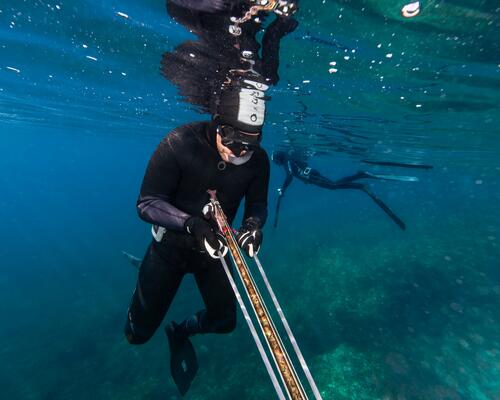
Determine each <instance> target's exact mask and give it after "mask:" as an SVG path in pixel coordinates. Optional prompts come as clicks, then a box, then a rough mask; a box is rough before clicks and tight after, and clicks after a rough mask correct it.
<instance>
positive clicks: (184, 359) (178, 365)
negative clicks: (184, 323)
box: [165, 321, 198, 396]
mask: <svg viewBox="0 0 500 400" xmlns="http://www.w3.org/2000/svg"><path fill="white" fill-rule="evenodd" d="M176 327H177V324H176V323H175V322H173V321H172V322H171V323H169V324H168V325H167V326H166V327H165V333H166V334H167V338H168V345H169V347H170V373H171V374H172V378H173V380H174V383H175V385H176V386H177V389H179V393H180V394H181V396H184V395H185V394H186V393H187V391H188V390H189V387H190V386H191V382H193V379H194V377H195V376H196V373H197V372H198V359H197V358H196V352H195V350H194V347H193V344H192V343H191V341H190V340H189V338H188V336H185V335H179V334H178V333H176Z"/></svg>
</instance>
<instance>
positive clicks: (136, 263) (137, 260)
mask: <svg viewBox="0 0 500 400" xmlns="http://www.w3.org/2000/svg"><path fill="white" fill-rule="evenodd" d="M122 254H123V255H124V256H125V257H126V258H127V260H128V261H129V262H130V264H132V265H133V266H134V267H136V268H137V269H139V268H140V267H141V263H142V260H141V259H140V258H137V257H135V256H133V255H132V254H130V253H127V252H126V251H123V250H122Z"/></svg>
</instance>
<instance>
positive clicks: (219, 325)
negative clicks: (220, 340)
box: [207, 313, 236, 333]
mask: <svg viewBox="0 0 500 400" xmlns="http://www.w3.org/2000/svg"><path fill="white" fill-rule="evenodd" d="M207 322H208V325H209V326H210V327H211V328H212V329H211V330H212V332H214V333H231V332H232V331H234V330H235V329H236V313H234V315H227V316H225V317H224V318H217V319H214V320H212V321H207Z"/></svg>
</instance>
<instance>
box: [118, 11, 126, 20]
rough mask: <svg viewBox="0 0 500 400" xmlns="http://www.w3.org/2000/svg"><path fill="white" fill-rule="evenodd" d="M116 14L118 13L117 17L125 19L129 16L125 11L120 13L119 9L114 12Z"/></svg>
mask: <svg viewBox="0 0 500 400" xmlns="http://www.w3.org/2000/svg"><path fill="white" fill-rule="evenodd" d="M116 15H118V16H119V17H122V18H125V19H129V16H128V15H127V14H125V13H122V12H121V11H118V12H117V13H116Z"/></svg>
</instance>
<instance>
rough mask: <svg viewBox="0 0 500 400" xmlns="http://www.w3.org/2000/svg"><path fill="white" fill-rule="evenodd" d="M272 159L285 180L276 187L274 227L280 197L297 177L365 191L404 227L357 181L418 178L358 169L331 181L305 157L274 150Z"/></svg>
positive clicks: (330, 186)
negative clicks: (276, 200)
mask: <svg viewBox="0 0 500 400" xmlns="http://www.w3.org/2000/svg"><path fill="white" fill-rule="evenodd" d="M271 158H272V160H273V162H274V163H276V164H277V165H279V166H282V167H283V169H284V170H285V172H286V177H285V181H284V182H283V185H282V186H281V188H279V189H278V202H277V204H276V213H275V219H274V227H277V226H278V215H279V209H280V205H281V199H282V198H283V196H284V195H285V191H286V189H287V188H288V187H289V186H290V184H291V183H292V180H293V178H297V179H299V180H300V181H302V182H304V183H306V184H312V185H316V186H319V187H322V188H325V189H330V190H337V189H356V190H361V191H363V192H365V193H366V194H367V195H368V196H370V198H371V199H372V200H373V201H375V203H377V205H378V206H379V207H380V208H381V209H382V210H383V211H384V212H385V213H386V214H387V215H388V216H389V217H390V218H391V219H392V220H393V221H394V222H395V223H396V225H398V226H399V227H400V228H401V229H402V230H405V229H406V225H405V223H404V222H403V221H402V220H401V219H400V218H399V217H398V216H397V215H396V214H395V213H394V212H393V211H392V210H391V209H390V208H389V207H388V206H387V205H386V204H385V203H384V202H383V201H382V200H380V198H378V197H377V196H376V195H375V194H374V193H373V192H372V191H371V190H370V189H369V188H368V187H367V186H366V185H365V184H364V183H359V182H357V181H358V180H360V179H381V180H394V181H405V182H415V181H417V180H418V178H416V177H414V176H398V175H380V174H373V173H370V172H365V171H359V172H357V173H356V174H354V175H350V176H346V177H344V178H341V179H337V180H335V181H332V180H331V179H329V178H327V177H325V176H323V175H321V173H320V172H319V171H317V170H316V169H313V168H311V167H309V166H308V164H307V162H306V158H305V157H301V156H300V155H296V154H295V153H289V152H286V151H281V150H277V151H274V152H273V154H272V156H271Z"/></svg>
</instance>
